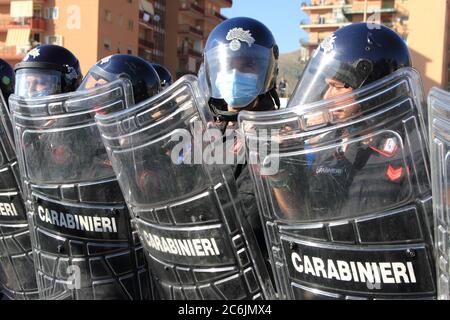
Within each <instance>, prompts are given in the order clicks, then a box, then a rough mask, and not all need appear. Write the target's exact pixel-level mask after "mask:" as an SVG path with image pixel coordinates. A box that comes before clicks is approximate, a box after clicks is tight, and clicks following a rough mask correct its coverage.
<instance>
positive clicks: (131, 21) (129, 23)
mask: <svg viewBox="0 0 450 320" xmlns="http://www.w3.org/2000/svg"><path fill="white" fill-rule="evenodd" d="M133 29H134V21H133V20H128V30H130V31H133Z"/></svg>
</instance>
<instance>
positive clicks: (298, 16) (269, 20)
mask: <svg viewBox="0 0 450 320" xmlns="http://www.w3.org/2000/svg"><path fill="white" fill-rule="evenodd" d="M304 1H305V0H233V6H232V7H231V8H230V9H222V11H221V12H222V14H223V15H224V16H226V17H227V18H234V17H242V16H244V17H250V18H253V19H256V20H259V21H261V22H262V23H264V24H265V25H266V26H267V27H268V28H269V29H270V30H271V31H272V33H273V35H274V37H275V39H276V41H277V43H278V46H279V47H280V52H281V53H288V52H292V51H295V50H298V49H299V48H300V39H301V38H304V39H306V38H307V34H306V32H304V31H303V30H302V29H300V21H301V20H303V19H307V17H308V16H307V15H305V14H304V13H303V12H302V11H301V10H300V5H301V3H302V2H304Z"/></svg>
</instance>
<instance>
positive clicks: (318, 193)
mask: <svg viewBox="0 0 450 320" xmlns="http://www.w3.org/2000/svg"><path fill="white" fill-rule="evenodd" d="M298 94H301V93H298ZM298 94H296V95H295V96H298ZM422 100H423V98H422V90H421V82H420V76H419V75H418V73H417V72H416V71H414V70H413V69H402V70H401V71H398V72H397V73H395V74H393V75H391V76H389V77H387V78H384V79H383V80H381V81H379V82H377V83H374V84H372V85H369V86H367V87H364V88H362V89H360V90H356V91H354V92H352V93H350V94H347V95H345V96H341V97H337V98H334V99H332V100H327V101H320V102H318V103H315V104H312V105H305V106H297V107H293V108H289V109H286V110H282V111H276V112H270V113H251V112H244V113H242V114H241V115H240V120H239V124H240V128H241V130H242V132H243V134H244V137H245V142H246V152H247V156H248V161H249V162H250V166H251V173H252V178H253V180H254V184H255V188H256V192H257V197H258V198H259V207H260V213H261V218H262V220H263V223H264V225H265V231H266V233H265V236H266V241H267V245H268V247H269V251H270V254H271V260H272V266H273V269H274V273H275V277H276V282H277V288H278V293H279V296H280V298H282V299H403V298H406V299H413V298H418V299H424V298H430V299H433V298H434V297H435V295H436V288H435V270H434V259H433V248H432V247H433V243H432V233H431V226H430V221H431V213H432V198H431V190H430V189H431V187H430V177H429V169H428V167H429V161H428V159H427V157H428V152H427V149H428V146H427V145H428V140H427V138H426V137H427V136H428V134H427V133H426V132H425V131H426V130H425V126H424V118H423V110H422V106H423V102H422Z"/></svg>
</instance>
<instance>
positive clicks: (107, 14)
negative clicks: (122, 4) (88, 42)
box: [105, 9, 112, 22]
mask: <svg viewBox="0 0 450 320" xmlns="http://www.w3.org/2000/svg"><path fill="white" fill-rule="evenodd" d="M105 21H108V22H111V21H112V12H111V10H108V9H106V10H105Z"/></svg>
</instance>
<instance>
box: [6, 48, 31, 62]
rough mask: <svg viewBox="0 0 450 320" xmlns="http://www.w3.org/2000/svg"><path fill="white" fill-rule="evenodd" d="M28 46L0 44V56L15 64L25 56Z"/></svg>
mask: <svg viewBox="0 0 450 320" xmlns="http://www.w3.org/2000/svg"><path fill="white" fill-rule="evenodd" d="M30 48H31V47H27V48H18V47H16V46H0V58H1V59H3V60H6V61H8V62H10V63H13V64H15V63H17V62H19V61H21V60H22V59H23V58H24V57H25V55H26V53H27V51H28V50H29V49H30Z"/></svg>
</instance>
